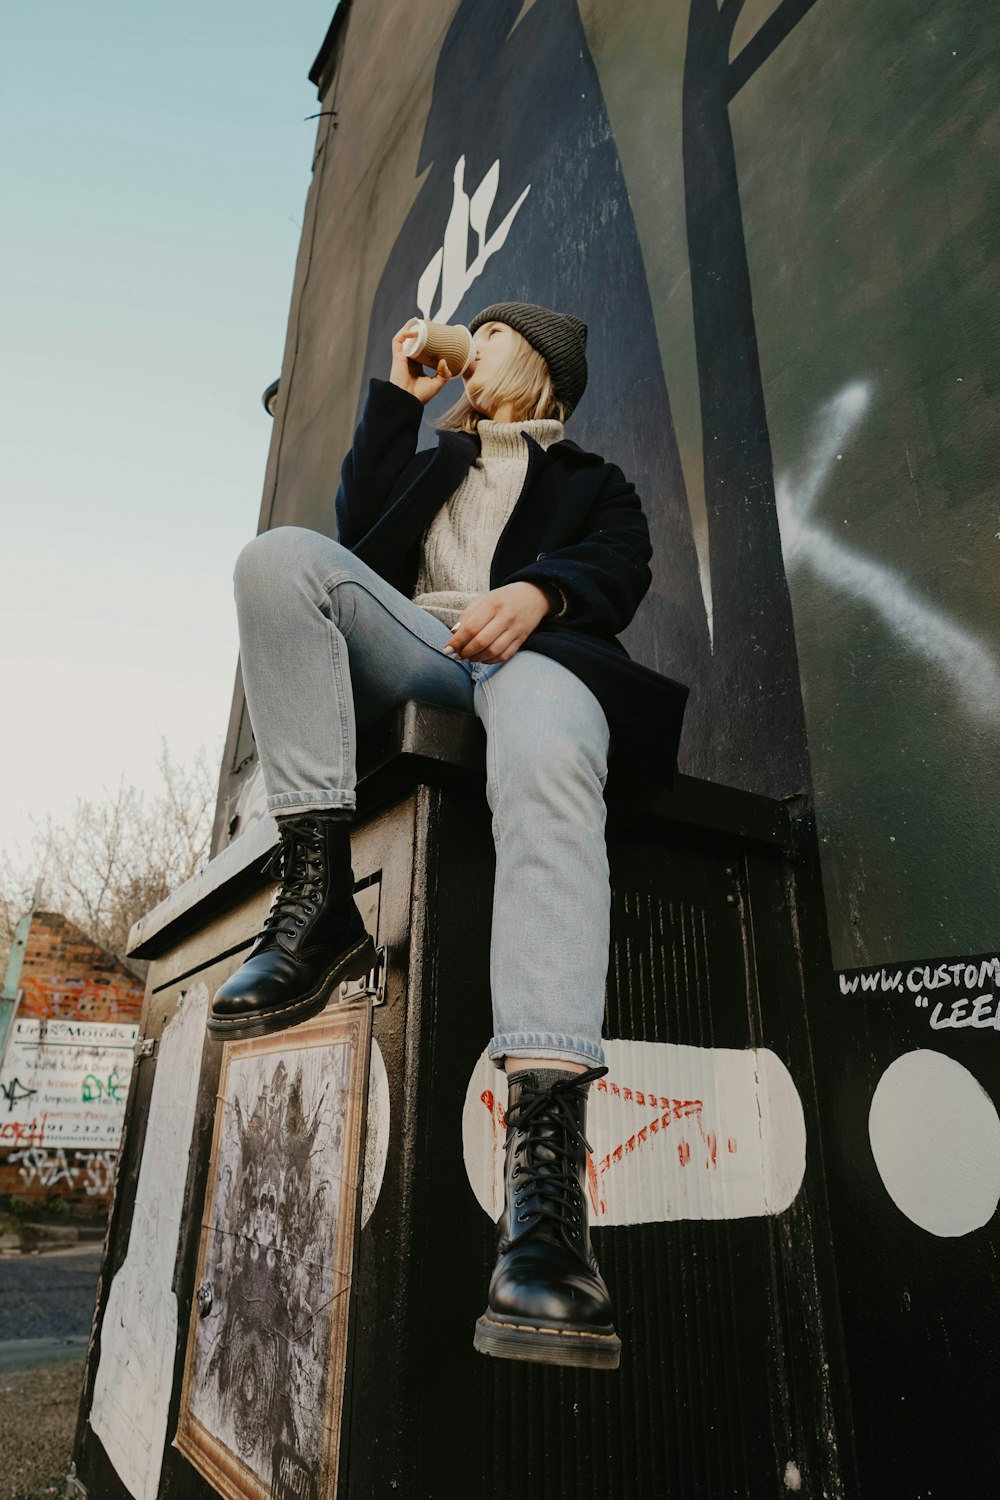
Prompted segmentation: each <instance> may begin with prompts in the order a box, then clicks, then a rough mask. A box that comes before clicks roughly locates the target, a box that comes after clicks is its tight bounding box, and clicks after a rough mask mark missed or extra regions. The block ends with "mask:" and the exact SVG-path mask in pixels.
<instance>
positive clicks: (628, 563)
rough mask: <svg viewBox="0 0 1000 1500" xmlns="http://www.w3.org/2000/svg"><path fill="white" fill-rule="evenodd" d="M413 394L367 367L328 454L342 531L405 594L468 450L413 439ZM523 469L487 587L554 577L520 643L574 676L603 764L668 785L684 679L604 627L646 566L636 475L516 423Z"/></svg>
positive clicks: (452, 437) (457, 438)
mask: <svg viewBox="0 0 1000 1500" xmlns="http://www.w3.org/2000/svg"><path fill="white" fill-rule="evenodd" d="M423 410H424V408H423V405H422V403H421V402H420V401H418V400H417V398H416V396H413V395H411V394H410V393H409V391H404V390H402V389H401V388H400V387H399V386H396V385H393V384H392V382H391V381H388V380H379V379H376V378H374V377H373V378H372V379H371V381H370V383H369V388H368V396H367V399H366V401H365V407H364V411H363V413H362V416H361V421H360V422H359V424H358V428H357V431H356V432H355V434H354V442H353V444H352V447H351V451H350V452H349V453H348V455H347V457H346V458H345V459H344V462H343V465H342V467H341V477H340V487H339V489H338V491H337V499H336V510H337V525H338V528H339V538H340V541H341V543H342V544H343V545H344V546H345V547H348V548H349V549H350V550H351V551H352V552H353V553H355V554H356V555H357V556H358V557H360V558H361V559H362V561H363V562H366V563H367V564H368V566H369V567H371V568H374V570H375V572H376V573H378V574H379V575H380V576H381V577H382V578H384V579H385V580H386V581H387V582H388V583H391V584H392V586H393V587H394V588H396V589H398V590H399V592H400V593H401V594H404V595H405V596H406V597H407V598H408V599H410V598H412V597H413V591H414V589H415V588H416V582H417V571H418V567H419V562H420V539H421V537H422V536H423V533H424V531H425V530H426V529H427V527H428V526H429V525H430V523H431V521H432V520H433V519H434V517H435V515H436V514H437V512H438V511H439V510H440V509H441V507H442V506H443V505H444V503H445V502H446V501H447V500H448V499H450V497H451V496H452V495H453V494H454V493H455V490H456V489H457V488H458V486H459V484H460V483H461V482H462V480H463V478H464V477H465V474H466V471H467V470H468V468H469V466H470V464H472V462H473V461H474V459H475V458H476V457H477V456H478V454H479V446H480V445H479V438H478V437H477V436H476V435H474V434H473V433H469V432H452V431H442V432H440V433H439V434H438V438H439V441H438V445H437V447H436V448H427V449H423V450H421V452H419V453H418V452H417V451H416V446H417V440H418V436H419V431H420V422H421V418H422V416H423ZM525 441H526V442H527V444H528V470H527V474H526V475H525V480H524V485H523V488H522V490H521V494H520V496H519V497H518V500H517V503H516V504H515V506H514V509H513V510H512V512H511V514H510V516H509V518H508V520H507V524H506V525H505V526H504V529H503V531H502V532H501V533H500V537H499V539H498V540H497V544H496V549H495V551H494V553H493V561H492V565H491V568H490V588H491V589H493V588H499V587H500V586H501V585H502V584H506V583H516V582H519V581H520V580H522V579H523V580H526V581H527V582H529V583H537V584H546V583H548V584H555V585H556V586H557V587H558V588H560V589H561V590H562V592H563V594H564V595H565V597H566V600H567V612H566V614H564V615H563V616H562V617H561V618H560V619H558V620H556V619H554V618H553V617H552V616H548V617H546V618H545V619H544V620H542V622H541V624H540V625H539V626H538V627H537V629H535V630H534V631H532V633H531V635H529V636H528V638H527V640H526V641H525V642H524V644H523V645H522V646H521V648H520V649H521V650H522V651H539V652H541V653H542V655H543V656H550V657H552V659H553V660H554V661H558V662H561V663H562V665H563V666H564V667H568V668H569V670H570V671H571V672H575V673H576V675H577V677H579V678H580V679H581V680H582V681H583V682H585V683H586V684H587V686H588V687H589V688H590V690H591V692H592V693H593V694H594V696H595V697H596V698H597V700H598V701H599V703H600V704H601V707H602V708H603V709H604V712H605V715H606V716H607V720H608V725H609V728H610V730H611V756H610V760H609V774H610V772H611V771H614V773H615V779H616V780H617V779H618V776H619V774H624V775H628V776H631V777H638V778H640V779H641V780H642V781H643V782H644V783H646V784H648V785H651V786H654V787H655V786H670V785H671V784H672V781H673V777H674V773H675V770H676V761H677V742H678V739H679V738H680V731H681V722H682V719H683V715H684V705H685V701H686V699H687V695H688V689H687V687H685V686H684V684H682V683H679V682H674V681H673V680H672V679H671V678H669V677H664V676H663V675H662V674H661V673H659V672H654V671H653V670H652V669H651V668H649V667H644V666H641V665H640V664H639V663H638V662H634V661H632V659H631V657H630V656H629V655H628V652H627V651H626V650H625V647H624V646H623V645H622V643H621V642H620V641H619V640H617V639H616V637H617V634H618V632H619V631H620V630H624V629H625V626H626V625H627V624H628V623H629V621H630V620H631V619H632V616H633V615H634V614H635V612H636V610H637V609H638V607H639V604H640V601H641V600H642V598H643V595H644V594H645V593H646V591H647V590H648V588H649V586H650V583H651V581H652V577H651V574H650V571H649V559H650V557H651V556H652V548H651V546H650V542H649V528H648V526H647V525H646V518H645V516H644V515H643V512H642V506H641V504H640V501H639V497H638V496H637V495H636V492H635V488H634V486H633V485H631V484H630V483H629V482H628V480H626V478H625V476H624V474H623V473H622V471H621V469H619V468H618V466H617V465H616V464H612V463H607V462H605V460H604V459H603V458H601V457H600V455H599V454H597V453H588V452H586V451H585V450H584V449H583V448H580V447H578V445H577V444H576V443H574V442H571V441H570V440H569V439H568V438H563V439H562V440H561V441H560V442H558V443H553V444H552V445H551V447H549V448H543V447H542V446H541V445H540V444H539V443H537V442H535V440H534V439H533V438H532V437H531V436H530V435H528V434H525Z"/></svg>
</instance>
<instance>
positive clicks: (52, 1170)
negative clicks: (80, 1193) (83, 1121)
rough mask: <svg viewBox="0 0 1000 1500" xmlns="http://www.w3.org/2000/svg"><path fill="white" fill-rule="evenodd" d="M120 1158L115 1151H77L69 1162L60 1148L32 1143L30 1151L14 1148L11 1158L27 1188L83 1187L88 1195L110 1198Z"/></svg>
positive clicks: (90, 1196) (89, 1196)
mask: <svg viewBox="0 0 1000 1500" xmlns="http://www.w3.org/2000/svg"><path fill="white" fill-rule="evenodd" d="M117 1157H118V1153H117V1152H116V1151H74V1152H73V1160H72V1161H70V1160H69V1157H68V1156H67V1155H66V1152H65V1151H63V1150H62V1148H61V1147H57V1148H56V1149H55V1150H52V1151H48V1150H46V1149H45V1148H44V1147H42V1146H33V1147H31V1148H30V1149H29V1150H27V1151H12V1152H11V1154H10V1157H9V1158H8V1159H9V1161H10V1162H11V1163H12V1165H16V1166H17V1167H18V1170H19V1175H20V1178H21V1181H22V1182H23V1183H24V1185H25V1187H27V1188H30V1187H35V1186H38V1187H43V1188H56V1187H59V1186H60V1184H65V1185H66V1186H67V1187H70V1188H75V1187H77V1186H82V1187H83V1190H84V1192H85V1193H86V1194H87V1196H88V1198H107V1197H108V1196H109V1195H110V1193H111V1187H112V1184H113V1182H114V1177H115V1162H116V1160H117ZM81 1179H82V1181H81Z"/></svg>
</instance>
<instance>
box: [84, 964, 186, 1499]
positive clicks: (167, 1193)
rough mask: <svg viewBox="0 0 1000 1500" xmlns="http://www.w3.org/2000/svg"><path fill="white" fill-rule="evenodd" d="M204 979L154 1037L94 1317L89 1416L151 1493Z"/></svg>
mask: <svg viewBox="0 0 1000 1500" xmlns="http://www.w3.org/2000/svg"><path fill="white" fill-rule="evenodd" d="M207 1012H208V986H207V985H206V984H205V983H204V982H201V983H199V984H195V985H193V986H192V987H191V989H190V990H188V991H187V993H186V994H185V995H184V996H183V998H182V999H181V1002H180V1005H179V1006H178V1008H177V1012H176V1014H175V1015H174V1016H172V1017H171V1019H170V1021H169V1022H168V1024H167V1026H166V1027H165V1029H164V1032H163V1036H162V1037H161V1039H160V1043H159V1047H158V1052H157V1059H156V1075H155V1077H154V1079H153V1089H152V1094H151V1097H150V1102H149V1115H148V1119H147V1124H146V1140H145V1145H144V1147H143V1153H142V1163H141V1166H140V1168H139V1181H138V1185H137V1187H136V1195H135V1208H134V1211H133V1214H132V1229H131V1233H130V1235H129V1243H128V1252H127V1254H126V1256H125V1261H124V1263H123V1265H122V1266H121V1268H120V1269H119V1270H118V1272H117V1273H116V1275H115V1278H114V1280H113V1281H112V1283H111V1289H110V1291H109V1293H108V1304H107V1308H106V1309H105V1313H104V1320H103V1322H102V1324H101V1361H100V1364H99V1366H98V1370H97V1379H96V1382H95V1385H94V1401H93V1405H92V1407H91V1411H90V1425H91V1427H92V1429H93V1431H94V1432H95V1433H96V1435H97V1436H98V1437H99V1438H100V1440H101V1442H102V1443H103V1444H104V1448H105V1451H106V1452H107V1455H108V1457H109V1459H110V1460H111V1462H112V1463H113V1464H114V1466H115V1468H116V1470H117V1471H118V1474H119V1477H120V1478H121V1481H122V1483H123V1484H124V1485H125V1487H126V1488H127V1489H128V1491H129V1493H130V1494H132V1495H134V1496H135V1497H136V1500H155V1497H156V1494H157V1492H158V1489H159V1483H160V1463H161V1459H162V1455H163V1447H164V1443H165V1441H166V1436H167V1411H168V1407H169V1405H170V1389H171V1384H172V1380H173V1368H174V1355H175V1352H176V1349H177V1298H176V1297H175V1295H174V1293H173V1291H172V1289H171V1283H172V1281H173V1274H174V1262H175V1260H176V1258H177V1242H178V1238H179V1235H180V1220H181V1209H182V1206H183V1199H184V1183H185V1179H186V1177H187V1168H188V1156H189V1154H190V1150H191V1136H192V1132H193V1130H194V1118H195V1107H196V1103H197V1098H198V1079H199V1075H200V1073H201V1054H202V1048H203V1045H204V1039H205V1021H206V1018H207Z"/></svg>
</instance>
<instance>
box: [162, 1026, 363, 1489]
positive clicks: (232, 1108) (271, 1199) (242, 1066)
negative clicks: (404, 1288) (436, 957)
mask: <svg viewBox="0 0 1000 1500" xmlns="http://www.w3.org/2000/svg"><path fill="white" fill-rule="evenodd" d="M370 1041H371V1010H370V1007H369V1006H368V1004H367V1002H366V1001H362V1002H359V1003H356V1004H351V1005H347V1006H341V1007H339V1008H336V1009H334V1010H332V1011H328V1012H325V1013H324V1014H322V1015H320V1016H318V1017H317V1018H316V1019H315V1020H313V1021H308V1022H306V1023H305V1024H304V1025H302V1026H297V1027H295V1028H294V1029H293V1030H292V1031H284V1032H279V1033H276V1034H274V1035H272V1036H265V1037H259V1038H255V1039H253V1040H251V1041H243V1042H232V1043H229V1044H227V1046H226V1048H225V1051H224V1058H223V1063H222V1071H221V1077H220V1081H219V1089H218V1099H219V1105H218V1109H217V1113H216V1120H215V1131H214V1136H213V1141H212V1154H211V1161H210V1165H209V1185H208V1191H207V1199H206V1204H205V1212H204V1215H203V1219H202V1224H203V1227H202V1234H201V1243H200V1246H199V1251H198V1270H197V1277H196V1286H197V1288H198V1294H197V1296H196V1298H195V1305H194V1307H193V1308H192V1315H191V1328H190V1332H189V1336H188V1344H187V1356H186V1362H185V1372H184V1385H183V1390H182V1394H181V1411H180V1420H179V1423H178V1430H177V1438H176V1444H177V1447H178V1448H179V1449H180V1451H181V1452H182V1453H183V1454H184V1455H185V1457H187V1458H188V1459H189V1460H190V1461H191V1463H192V1464H193V1465H194V1466H195V1468H196V1469H197V1470H198V1471H199V1473H201V1474H202V1475H203V1476H204V1477H205V1478H206V1479H207V1480H208V1481H209V1483H211V1484H212V1485H214V1486H215V1488H216V1489H217V1490H218V1491H219V1493H220V1494H222V1495H225V1496H227V1497H230V1500H237V1497H244V1496H248V1497H250V1496H252V1497H256V1500H267V1497H272V1496H284V1495H289V1496H308V1497H310V1500H332V1497H333V1496H334V1495H335V1493H336V1485H337V1469H338V1459H339V1446H340V1417H341V1406H342V1402H343V1391H344V1372H345V1368H346V1355H347V1324H348V1309H349V1304H350V1297H349V1296H345V1295H343V1293H344V1292H345V1291H348V1290H349V1288H350V1285H351V1276H352V1262H353V1254H354V1238H355V1229H356V1224H357V1214H358V1209H359V1205H360V1201H361V1198H360V1192H361V1184H360V1180H359V1179H360V1176H361V1136H362V1122H363V1116H364V1108H365V1086H366V1083H367V1078H368V1063H369V1049H370Z"/></svg>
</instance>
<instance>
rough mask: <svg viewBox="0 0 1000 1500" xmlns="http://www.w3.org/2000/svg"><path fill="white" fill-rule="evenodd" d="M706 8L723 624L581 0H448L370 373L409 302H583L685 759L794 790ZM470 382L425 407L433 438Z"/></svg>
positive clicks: (640, 649) (702, 769)
mask: <svg viewBox="0 0 1000 1500" xmlns="http://www.w3.org/2000/svg"><path fill="white" fill-rule="evenodd" d="M709 9H710V10H711V12H712V17H713V18H714V20H711V21H708V20H706V22H705V23H704V24H703V25H702V27H701V30H700V32H698V31H695V30H692V52H693V55H692V57H691V59H690V60H689V64H688V69H687V76H688V77H689V78H691V79H693V80H695V82H694V83H692V85H691V87H690V88H689V89H687V91H686V95H685V126H684V139H685V147H686V151H687V155H688V161H687V174H686V181H687V183H688V184H689V189H688V198H689V206H688V231H689V239H690V243H691V247H692V250H691V261H690V265H691V277H692V285H693V286H695V287H697V288H698V295H697V296H696V298H695V314H696V317H695V323H696V333H697V337H698V344H699V349H700V350H702V351H704V358H703V359H701V360H700V362H699V370H700V372H701V373H702V374H703V379H702V382H701V394H702V405H703V421H704V452H705V472H706V480H705V482H706V491H707V493H708V495H709V497H710V505H709V525H710V535H711V558H712V575H713V580H714V582H715V587H714V588H713V596H714V598H715V600H716V603H715V608H714V622H713V638H710V635H709V622H708V619H707V615H706V607H705V600H704V597H703V593H702V588H701V584H700V581H699V574H698V558H697V553H696V549H695V544H694V539H693V536H692V529H691V516H690V509H689V505H688V500H687V495H686V491H685V482H684V475H683V471H682V468H681V464H680V460H679V455H678V448H677V438H676V433H675V430H674V424H673V420H672V417H671V409H670V397H669V392H668V390H667V388H666V385H665V381H664V375H663V367H662V362H661V360H660V357H659V352H658V349H657V345H656V338H655V330H654V320H653V317H652V311H651V307H650V299H649V290H648V286H647V282H646V275H645V270H644V266H643V259H642V253H641V250H640V246H639V242H638V236H637V233H636V226H635V222H634V219H633V215H632V209H631V205H630V202H629V198H628V194H627V192H626V190H625V185H624V182H623V178H622V171H621V164H620V161H619V157H618V152H617V149H616V146H615V142H614V139H613V136H612V132H611V127H610V124H609V121H608V117H607V113H606V111H605V108H604V103H603V99H602V95H601V89H600V84H599V81H598V79H597V76H596V74H595V70H594V66H593V62H592V59H591V58H590V56H589V52H588V50H587V44H586V38H585V36H584V33H583V28H582V26H581V22H580V15H579V11H578V9H577V7H576V5H574V4H572V3H570V0H550V3H540V4H536V5H534V6H533V7H531V8H530V9H529V10H528V11H527V12H526V13H525V14H523V15H522V18H521V20H520V21H519V22H518V24H517V25H516V26H514V22H515V20H516V19H517V17H518V14H519V12H521V11H522V6H521V5H520V4H519V0H505V3H501V4H495V5H492V6H489V7H485V8H484V7H483V6H482V5H481V4H479V3H477V0H464V3H463V4H462V5H461V6H460V7H459V9H458V10H457V12H456V14H455V17H454V19H453V21H452V24H451V26H450V28H449V30H448V33H447V35H446V37H445V39H444V42H443V44H442V47H441V52H440V55H439V58H438V62H437V68H436V73H435V82H434V91H433V97H432V101H431V105H430V110H429V113H428V117H427V123H426V126H425V129H424V134H423V139H422V145H421V151H420V157H419V162H418V172H419V173H421V174H423V173H424V172H425V171H426V176H425V177H424V178H423V182H422V185H421V190H420V194H419V196H418V198H417V200H416V202H415V204H414V206H413V208H412V210H411V212H410V215H409V217H408V219H407V220H406V222H405V223H404V225H403V226H402V228H401V231H400V233H399V236H398V238H397V241H396V244H395V245H394V247H393V249H392V251H391V253H390V254H389V256H388V259H387V262H386V265H385V269H384V271H383V273H382V279H381V282H380V285H379V289H378V292H377V294H376V296H375V300H374V303H373V306H372V314H371V321H370V337H369V343H368V350H367V353H366V358H365V364H364V379H363V382H362V387H361V391H362V396H363V393H364V391H365V390H366V389H367V383H368V377H369V376H370V375H379V376H381V377H383V378H384V377H385V375H386V373H387V354H386V351H387V349H388V346H389V340H390V339H391V337H392V334H393V333H394V332H395V331H396V329H397V328H398V327H400V326H401V325H402V324H403V323H404V322H405V321H406V319H407V318H408V317H410V316H411V315H412V314H413V312H414V309H415V308H416V309H417V310H418V311H419V312H420V313H421V314H422V315H424V316H428V317H435V318H438V319H441V320H443V321H447V320H451V321H456V322H462V321H466V322H467V321H468V320H470V319H471V318H472V317H473V316H474V315H475V313H476V312H477V311H478V310H479V308H480V307H483V306H486V305H487V304H488V303H492V302H498V301H504V300H523V301H530V302H539V303H541V304H542V305H543V306H549V307H556V308H560V309H564V310H567V311H572V312H575V313H576V314H577V315H578V316H580V317H582V318H583V319H584V321H585V322H586V323H587V324H588V326H589V328H590V330H591V338H590V341H589V345H588V364H589V371H590V376H589V385H588V390H587V393H586V394H585V396H584V398H583V401H582V402H581V404H580V407H579V408H578V411H577V412H576V413H574V417H573V425H572V431H573V434H574V435H575V438H576V440H577V441H578V442H581V443H582V444H584V445H585V446H588V447H592V448H594V449H595V450H596V451H598V452H602V453H604V454H605V455H606V456H608V457H609V458H611V459H613V460H614V461H615V462H617V463H620V464H621V466H622V467H623V468H624V470H625V472H626V474H627V475H628V476H629V477H630V478H632V480H633V482H634V483H635V485H636V488H637V489H638V491H639V493H640V494H641V495H642V496H643V497H644V500H645V505H646V510H647V514H648V517H649V521H650V532H651V537H652V542H653V549H654V550H653V569H654V585H653V589H652V591H651V593H650V595H649V597H648V598H647V599H646V600H645V601H644V603H643V605H642V607H641V609H640V613H639V615H638V616H637V618H636V621H635V622H634V624H633V625H632V627H631V628H630V630H629V631H627V632H626V633H625V636H624V639H625V641H626V644H627V645H628V646H629V648H630V649H631V650H632V652H633V654H634V655H635V656H636V657H637V658H638V659H639V660H642V661H644V662H646V663H647V664H648V665H650V666H654V667H656V668H658V669H659V670H660V671H663V672H666V673H667V674H668V675H671V676H675V677H678V678H680V679H682V680H684V681H687V682H689V683H690V684H691V686H692V699H691V702H690V705H689V708H688V723H687V728H686V732H685V739H684V745H683V750H682V765H683V767H684V768H685V769H686V770H688V771H689V772H692V773H695V774H699V775H705V776H708V777H710V778H711V779H713V780H718V781H724V782H728V783H730V784H734V785H739V786H744V787H747V788H749V789H752V790H756V791H761V792H766V793H769V794H771V795H777V796H782V795H788V794H789V793H794V792H801V791H803V790H804V789H805V787H806V759H805V740H804V727H803V723H802V708H801V700H800V694H799V685H798V672H797V667H796V662H795V648H794V639H793V632H792V625H791V614H790V608H789V603H788V595H787V588H786V584H785V577H784V570H783V567H782V561H781V545H780V539H779V535H778V525H777V518H776V514H775V507H774V488H773V481H772V477H771V465H770V450H769V447H768V441H767V425H766V420H765V415H764V409H763V402H762V393H761V386H760V375H759V370H758V367H757V363H756V358H755V344H754V338H753V317H752V309H751V303H750V287H749V279H748V274H747V267H746V260H745V255H744V253H743V242H742V235H741V234H740V233H739V198H738V191H737V185H736V172H735V162H734V160H733V151H732V140H731V136H730V134H729V128H728V119H727V115H726V102H727V93H728V87H729V75H728V69H727V62H726V57H727V52H728V38H729V34H730V29H731V24H732V23H731V21H730V19H729V16H728V14H727V15H726V17H725V18H724V19H723V18H721V17H719V16H718V15H717V14H716V12H715V8H714V6H709ZM737 10H738V7H734V9H733V18H734V19H735V14H736V12H737ZM512 27H513V28H514V29H513V30H511V28H512ZM696 41H697V44H696ZM459 148H460V149H461V155H460V156H458V157H457V160H456V152H457V151H458V150H459ZM442 226H444V230H443V234H442ZM415 272H416V273H417V274H416V276H415ZM459 389H460V387H459V386H458V383H457V382H456V383H455V384H454V385H452V386H449V387H446V388H445V390H444V391H443V392H442V393H441V395H440V396H439V397H437V398H436V400H435V401H434V402H432V403H430V405H429V406H428V410H427V416H426V418H425V422H426V427H427V433H426V442H427V443H430V442H432V441H434V439H433V434H432V433H431V431H430V429H431V428H432V427H433V423H434V419H435V416H436V414H438V413H440V412H442V411H444V410H445V409H446V408H447V407H448V406H449V405H450V404H451V403H452V402H453V401H454V400H455V399H456V393H457V392H458V391H459ZM763 722H766V724H767V733H768V740H769V746H770V753H769V754H768V756H767V757H762V756H761V755H760V754H759V741H760V735H761V727H762V723H763Z"/></svg>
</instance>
